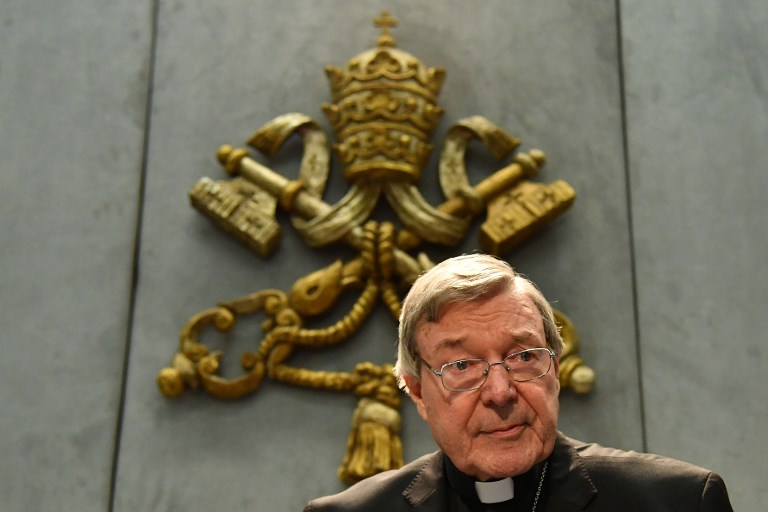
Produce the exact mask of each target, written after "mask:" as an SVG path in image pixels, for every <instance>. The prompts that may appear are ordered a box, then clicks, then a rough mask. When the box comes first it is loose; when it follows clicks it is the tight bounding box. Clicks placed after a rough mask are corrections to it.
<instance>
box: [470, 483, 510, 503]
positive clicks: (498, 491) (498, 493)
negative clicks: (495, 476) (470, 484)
mask: <svg viewBox="0 0 768 512" xmlns="http://www.w3.org/2000/svg"><path fill="white" fill-rule="evenodd" d="M475 490H476V491H477V497H478V498H480V501H481V502H483V503H501V502H502V501H508V500H511V499H512V498H514V497H515V482H514V481H513V480H512V479H511V478H505V479H503V480H496V481H495V482H475Z"/></svg>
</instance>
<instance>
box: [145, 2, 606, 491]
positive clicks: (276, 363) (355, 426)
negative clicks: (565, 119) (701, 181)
mask: <svg viewBox="0 0 768 512" xmlns="http://www.w3.org/2000/svg"><path fill="white" fill-rule="evenodd" d="M376 23H377V24H378V25H379V26H381V27H382V34H381V37H380V38H379V41H378V45H377V47H376V48H375V49H372V50H369V51H366V52H363V53H361V54H360V55H358V56H356V57H354V58H353V59H351V60H350V61H349V63H348V66H347V69H346V70H344V69H339V68H335V67H332V66H328V67H326V73H327V75H328V77H329V79H330V83H331V92H332V95H333V100H334V103H330V104H325V105H323V110H324V112H325V113H326V115H327V116H328V119H329V120H330V123H331V126H332V128H333V131H334V134H335V135H336V138H337V143H336V144H334V145H333V149H334V150H335V151H336V153H337V156H338V157H339V159H340V161H341V162H342V164H343V165H344V175H345V177H346V179H347V180H348V182H349V185H350V187H349V190H348V191H347V193H346V195H345V196H344V197H343V198H342V199H341V200H339V201H338V202H337V203H336V204H334V205H330V204H327V203H326V202H324V201H323V199H322V196H323V192H324V190H325V186H326V183H327V180H328V173H329V165H330V150H329V147H328V139H327V136H326V134H325V133H324V131H323V129H322V128H321V127H320V125H319V123H317V122H315V121H314V120H312V119H310V118H309V117H307V116H305V115H303V114H297V113H293V114H285V115H282V116H279V117H277V118H275V119H274V120H272V121H270V122H268V123H267V124H265V125H264V126H263V127H261V128H260V129H259V130H257V131H256V132H255V133H254V134H253V135H252V136H251V137H250V138H249V140H248V144H249V145H250V146H251V147H253V148H255V149H256V150H258V151H260V152H262V153H263V154H265V155H266V156H268V157H269V156H272V155H274V154H275V153H276V152H277V151H278V150H279V149H280V148H281V147H282V145H283V144H284V143H285V141H286V140H287V139H288V138H289V137H291V136H293V135H297V136H299V137H301V139H302V141H303V143H304V154H303V157H302V160H301V166H300V169H299V176H298V178H297V179H296V180H288V179H286V178H284V177H283V176H281V175H279V174H277V173H275V172H274V171H272V170H271V169H269V168H267V167H266V166H264V165H262V164H261V163H259V162H258V161H256V159H254V158H253V157H251V155H250V153H249V152H248V150H246V149H238V148H233V147H232V146H229V145H225V146H222V147H221V148H219V151H218V154H217V156H218V159H219V161H220V162H221V164H222V165H223V166H224V169H225V171H226V173H227V174H229V175H230V176H231V178H230V179H229V180H222V181H214V180H211V179H209V178H203V179H201V180H200V181H199V182H198V183H197V184H195V185H194V186H193V187H192V188H191V189H190V191H189V196H190V200H191V203H192V206H193V207H195V208H196V209H198V210H199V211H200V212H202V213H203V214H205V215H206V216H208V217H210V218H211V219H213V220H214V221H215V222H216V223H217V224H219V225H220V226H221V227H222V228H224V229H225V230H226V231H227V232H228V233H230V234H232V235H234V236H235V237H236V238H238V239H239V240H241V241H243V242H244V243H246V244H247V245H248V246H249V247H251V248H252V249H253V250H255V251H256V252H257V253H258V254H259V255H261V256H268V255H270V254H272V252H273V251H275V250H276V249H277V247H278V245H279V239H280V225H279V224H278V223H277V221H276V219H275V214H276V209H277V208H278V207H279V208H281V209H282V210H284V211H285V212H286V213H287V214H288V215H289V216H290V219H291V223H292V225H293V227H294V228H295V229H296V230H297V232H298V233H299V234H300V236H301V237H302V239H303V240H304V241H305V242H306V243H307V244H308V245H309V246H310V247H325V246H329V245H331V244H335V243H346V244H347V245H349V246H351V247H352V248H353V250H355V251H357V253H358V254H357V256H356V257H355V258H353V259H352V260H351V261H347V262H344V261H341V260H339V261H335V262H333V263H332V264H330V265H328V266H327V267H325V268H321V269H318V270H316V271H314V272H312V273H310V274H308V275H306V276H304V277H301V278H300V279H298V280H296V282H295V283H294V284H293V286H292V288H291V290H290V292H289V293H287V294H286V293H284V292H282V291H280V290H263V291H259V292H256V293H253V294H250V295H247V296H244V297H241V298H238V299H233V300H230V301H226V302H221V303H220V304H219V305H218V306H216V307H214V308H211V309H208V310H205V311H202V312H200V313H198V314H196V315H195V316H193V317H192V318H191V319H190V320H189V321H188V322H187V323H186V325H185V326H184V327H183V328H182V331H181V334H180V340H179V351H178V353H177V354H176V355H175V356H174V357H173V360H172V363H171V365H170V366H169V367H167V368H164V369H163V370H162V371H161V372H160V373H159V375H158V384H159V386H160V389H161V391H162V393H163V394H165V395H166V396H171V397H177V396H180V395H182V394H183V393H184V391H185V390H187V389H198V388H203V389H205V390H206V391H207V392H208V393H210V394H212V395H214V396H216V397H220V398H237V397H241V396H244V395H247V394H249V393H253V392H255V391H256V390H257V389H258V388H259V386H260V385H261V383H262V382H263V380H264V379H265V378H269V379H273V380H275V381H278V382H282V383H286V384H291V385H295V386H304V387H310V388H314V389H323V390H329V391H345V392H352V393H354V394H355V395H356V396H357V397H358V399H359V402H358V406H357V409H356V411H355V413H354V415H353V419H352V431H351V432H350V435H349V438H348V442H347V451H346V455H345V457H344V460H343V462H342V465H341V467H340V468H339V471H338V475H339V478H341V479H342V480H343V481H345V482H350V483H351V482H355V481H357V480H360V479H362V478H365V477H367V476H370V475H372V474H375V473H377V472H379V471H383V470H386V469H391V468H395V467H399V466H400V465H401V464H402V462H403V461H402V445H401V441H400V437H399V435H400V428H401V419H400V414H399V412H398V411H399V407H400V404H401V396H400V393H399V390H398V389H397V384H396V381H395V378H394V375H393V374H392V366H391V365H389V364H385V365H375V364H373V363H370V362H364V363H360V364H358V365H357V366H356V367H355V368H354V370H353V371H350V372H344V371H340V372H328V371H316V370H311V369H307V368H298V367H295V366H292V365H291V364H290V363H291V356H292V355H293V354H294V352H295V351H296V350H300V349H321V348H323V347H327V346H330V345H334V344H338V343H340V342H342V341H345V340H347V339H349V338H350V337H351V336H352V335H353V334H354V333H355V332H356V331H357V330H358V329H359V328H360V326H361V325H362V324H363V323H364V322H365V321H366V320H367V319H368V317H369V316H370V314H371V313H372V312H373V310H374V309H375V307H376V306H377V304H378V302H379V299H380V300H381V302H382V303H383V304H384V306H385V307H386V308H387V310H388V311H389V313H390V314H391V315H392V317H393V318H395V319H396V318H398V317H399V314H400V301H401V296H400V293H401V292H402V291H403V290H405V289H407V288H408V287H409V286H410V284H412V283H413V281H414V279H415V278H416V277H417V276H418V275H419V274H421V273H422V272H424V271H425V270H426V269H428V268H430V267H432V266H433V263H432V261H431V260H430V258H429V257H428V256H427V255H426V254H425V253H423V252H421V253H418V254H415V255H414V254H413V252H414V251H415V250H417V249H418V247H419V246H420V244H421V243H422V242H423V241H427V242H431V243H436V244H440V245H445V246H454V245H457V244H458V243H459V242H461V241H462V240H463V239H464V237H465V236H466V233H467V230H468V229H469V226H470V223H471V222H472V220H473V219H475V218H476V217H477V216H479V215H481V214H483V213H484V212H486V213H487V218H486V220H485V222H484V224H483V225H482V228H481V235H480V243H481V245H482V247H483V248H484V249H485V250H486V251H487V252H491V253H493V254H496V255H501V254H503V253H506V252H508V251H509V250H511V249H512V248H513V247H515V246H516V245H517V244H519V243H521V242H522V241H524V240H525V238H527V237H528V236H530V234H531V233H533V232H535V231H537V230H539V229H541V228H542V227H543V226H544V225H545V224H547V223H548V222H550V221H551V220H552V219H553V218H555V217H557V216H558V215H560V214H561V213H562V212H564V211H565V210H566V209H567V208H568V207H570V205H571V204H572V202H573V200H574V198H575V193H574V191H573V189H572V188H571V187H570V186H569V185H568V184H567V183H565V182H564V181H557V182H554V183H552V184H541V183H534V182H532V181H530V178H533V177H534V176H535V175H536V174H537V173H538V171H539V169H540V168H541V167H542V166H543V165H544V163H545V161H546V157H545V155H544V153H543V152H541V151H539V150H535V149H531V150H529V151H528V152H527V153H525V152H520V153H518V154H517V155H515V157H514V161H513V162H512V163H511V164H509V165H506V166H504V167H502V168H501V169H499V170H498V171H496V172H494V173H492V174H491V175H490V176H488V177H486V178H485V179H483V180H482V181H480V182H479V183H477V184H474V185H473V184H471V183H470V182H469V179H468V176H467V172H466V168H465V152H466V148H467V145H468V144H469V142H470V141H472V140H475V139H476V140H479V141H480V142H481V143H482V144H483V145H484V146H485V147H486V148H487V149H488V150H489V151H490V152H491V154H493V155H494V156H495V157H496V158H497V159H503V158H506V157H507V156H508V155H510V154H511V153H513V152H514V151H515V150H516V149H517V148H518V147H519V145H520V140H519V139H518V138H516V137H514V136H512V135H511V134H509V133H507V132H506V131H505V130H504V129H503V128H501V127H499V126H497V125H495V124H494V123H492V122H490V121H489V120H487V119H485V118H483V117H481V116H473V117H469V118H466V119H463V120H460V121H459V122H457V123H456V124H454V125H453V126H452V127H451V128H450V129H449V130H448V132H447V134H446V136H445V139H444V141H443V147H442V151H441V154H440V163H439V176H440V186H441V188H442V191H443V193H444V195H445V198H446V200H445V202H444V203H442V204H440V205H438V206H436V207H435V206H432V205H431V204H429V203H428V202H427V201H426V199H424V197H423V196H422V194H421V192H420V191H419V189H418V188H417V185H416V184H417V182H418V178H419V176H420V174H421V171H422V167H423V164H424V163H425V162H426V160H427V157H428V155H429V153H430V152H431V150H432V147H433V146H432V144H431V142H430V138H431V135H432V132H433V130H434V128H435V126H436V125H437V123H438V121H439V120H440V118H441V116H442V114H443V110H442V108H441V107H440V106H439V105H437V95H438V93H439V91H440V88H441V87H442V83H443V81H444V79H445V71H444V70H442V69H440V68H426V67H425V66H424V65H423V64H422V63H421V61H419V60H418V59H417V58H415V57H414V56H412V55H411V54H409V53H407V52H404V51H402V50H399V49H397V48H396V47H395V40H394V38H393V37H392V36H391V34H390V33H389V28H390V27H392V26H394V25H395V24H396V20H395V19H394V18H392V17H390V16H389V15H388V14H387V13H382V16H381V17H380V18H378V19H377V21H376ZM381 199H385V200H386V201H387V202H388V203H389V204H390V206H391V207H392V210H393V211H394V213H395V215H396V217H397V219H398V220H399V221H400V222H401V223H402V225H403V227H402V228H397V227H396V226H395V224H394V223H392V222H376V221H373V220H370V219H369V217H370V215H371V213H372V212H373V211H374V208H376V206H377V205H378V204H379V201H380V200H381ZM351 293H354V294H356V299H355V301H354V304H353V305H352V307H351V308H350V310H349V311H348V312H346V314H344V316H343V317H342V318H341V319H340V320H338V321H336V322H335V323H332V324H330V325H326V326H324V327H311V328H310V327H307V326H306V325H305V320H306V319H308V318H315V319H316V320H317V321H322V318H323V315H325V314H327V313H328V312H329V311H330V310H331V309H332V308H333V306H334V305H335V304H336V303H337V302H338V299H339V297H340V296H341V295H342V294H351ZM252 315H260V316H263V321H262V323H261V327H262V331H263V337H262V338H261V340H260V341H259V343H258V347H256V349H255V350H253V351H248V352H245V353H244V354H243V355H242V356H241V358H240V363H241V366H242V368H243V370H244V371H243V374H242V375H240V376H239V377H236V378H232V379H230V378H225V377H223V376H221V374H220V362H221V359H222V357H223V352H222V351H211V350H210V349H209V348H208V347H207V346H206V345H205V344H204V343H203V342H202V341H201V335H202V334H203V332H205V331H206V330H209V329H214V330H216V331H218V332H227V331H230V330H231V329H234V328H235V327H236V324H237V322H238V319H240V318H241V317H245V316H252ZM558 321H559V322H560V324H561V325H562V327H563V336H564V338H565V342H566V351H565V352H564V353H563V355H562V357H561V362H560V369H561V375H560V379H561V384H562V386H563V387H571V388H573V389H574V391H576V392H578V393H586V392H588V391H589V390H590V389H591V387H592V384H593V382H594V372H592V370H591V369H589V367H587V366H586V365H585V364H584V361H582V360H581V359H580V358H579V356H578V354H577V349H578V338H577V336H576V332H575V329H574V328H573V325H572V324H571V323H570V320H568V318H567V317H566V316H565V315H563V314H562V313H559V312H558Z"/></svg>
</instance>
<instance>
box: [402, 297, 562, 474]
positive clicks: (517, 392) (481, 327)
mask: <svg viewBox="0 0 768 512" xmlns="http://www.w3.org/2000/svg"><path fill="white" fill-rule="evenodd" d="M415 341H416V347H417V349H418V352H419V354H420V355H421V357H422V358H423V359H424V360H425V361H427V362H428V363H429V365H430V366H431V367H432V368H435V369H436V370H439V369H440V367H441V366H442V365H444V364H445V363H449V362H452V361H456V360H458V359H469V358H482V359H485V360H486V361H489V362H495V361H500V360H502V359H503V358H504V357H506V356H507V355H509V354H510V353H512V352H516V351H519V350H523V349H527V348H536V347H547V344H546V340H545V337H544V325H543V323H542V320H541V315H540V314H539V312H538V310H537V309H536V306H535V305H534V304H533V302H532V301H531V300H530V299H529V298H527V297H525V296H524V295H522V294H520V293H518V292H509V291H507V292H503V293H501V294H499V295H496V296H493V297H489V298H482V299H480V300H476V301H472V302H457V303H453V304H448V305H445V306H443V307H442V308H441V310H440V316H439V320H438V321H437V322H423V323H422V324H421V325H419V326H418V328H417V329H416V340H415ZM558 371H559V367H558V361H557V360H555V363H554V365H553V367H552V368H551V369H550V371H549V373H547V374H546V375H545V376H544V377H542V378H540V379H537V380H533V381H529V382H515V381H514V380H512V378H511V377H510V375H509V374H508V373H507V371H506V370H505V369H504V367H503V366H502V365H496V366H492V367H491V369H490V373H489V374H488V380H486V381H485V384H483V386H482V387H480V389H476V390H473V391H448V390H446V389H445V388H444V387H443V385H442V383H441V381H440V378H439V377H437V376H435V375H434V374H432V372H430V371H429V369H428V368H426V367H425V366H424V365H423V364H422V368H421V371H420V379H416V378H414V377H413V376H410V375H406V376H405V380H406V383H407V385H408V388H409V390H410V395H411V398H412V399H413V401H414V403H415V404H416V408H417V409H418V411H419V414H420V415H421V417H422V418H423V419H424V421H426V422H427V424H429V428H430V430H431V431H432V436H433V437H434V438H435V441H436V442H437V444H438V446H440V448H442V449H443V451H444V452H445V453H446V454H447V455H448V457H450V459H451V461H453V463H454V464H455V465H456V467H457V468H459V469H460V470H461V471H463V472H464V473H466V474H468V475H471V476H474V477H475V478H477V479H479V480H490V479H494V478H504V477H508V476H515V475H519V474H522V473H524V472H526V471H528V470H529V469H530V468H531V467H532V466H533V465H534V464H536V463H538V462H541V461H543V460H544V459H546V458H547V457H548V456H549V454H550V453H552V449H553V447H554V444H555V437H556V435H557V415H558V409H559V405H558V393H559V391H560V383H559V381H558Z"/></svg>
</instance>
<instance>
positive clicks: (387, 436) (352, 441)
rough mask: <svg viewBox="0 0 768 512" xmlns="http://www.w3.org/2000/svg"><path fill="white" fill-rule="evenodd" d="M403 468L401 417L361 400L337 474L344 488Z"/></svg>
mask: <svg viewBox="0 0 768 512" xmlns="http://www.w3.org/2000/svg"><path fill="white" fill-rule="evenodd" d="M402 465H403V445H402V443H401V441H400V413H399V412H398V411H397V410H396V409H394V408H392V407H389V406H388V405H385V404H383V403H381V402H378V401H375V400H371V399H370V398H362V399H361V400H360V402H359V403H358V405H357V409H356V410H355V414H354V415H353V416H352V431H351V432H350V433H349V437H348V438H347V452H346V454H345V455H344V461H343V462H342V464H341V467H340V468H339V470H338V476H339V479H341V480H342V481H343V482H345V483H347V484H353V483H355V482H359V481H360V480H362V479H364V478H367V477H369V476H373V475H375V474H377V473H380V472H382V471H387V470H389V469H397V468H399V467H400V466H402Z"/></svg>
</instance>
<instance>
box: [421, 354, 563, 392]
mask: <svg viewBox="0 0 768 512" xmlns="http://www.w3.org/2000/svg"><path fill="white" fill-rule="evenodd" d="M541 350H545V351H547V352H548V353H549V366H548V367H547V371H545V372H544V373H542V374H541V375H539V376H537V377H532V378H530V379H517V378H515V374H514V372H512V370H511V369H510V367H509V366H507V359H509V358H510V357H514V356H519V355H520V354H523V353H526V352H532V351H541ZM418 358H419V360H421V362H422V363H424V364H425V365H426V367H427V368H428V369H429V371H431V372H432V373H433V374H435V376H436V377H439V378H440V383H442V385H443V387H444V388H445V389H447V390H448V391H474V390H476V389H480V388H481V387H483V384H485V383H486V382H487V381H488V375H489V374H490V373H491V366H496V365H499V364H500V365H502V366H504V369H505V370H507V375H509V376H510V377H512V380H514V381H515V382H530V381H532V380H537V379H540V378H542V377H544V376H545V375H546V374H548V373H549V371H550V370H551V369H552V361H554V359H555V353H554V352H553V351H552V350H550V349H548V348H545V347H536V348H527V349H525V350H520V351H518V352H513V353H511V354H509V355H508V356H507V357H505V358H504V359H502V360H501V361H496V362H494V363H489V362H488V361H486V360H485V359H481V358H469V359H458V360H456V361H451V362H448V363H445V364H444V365H443V366H441V367H440V370H435V369H434V368H432V366H430V364H429V363H428V362H426V361H425V360H424V358H423V357H421V356H420V355H419V356H418ZM462 361H468V362H475V361H482V362H484V363H485V364H486V365H487V367H486V368H485V370H484V371H483V380H482V382H480V384H478V385H477V386H475V387H471V388H459V389H454V388H449V387H448V386H446V384H445V381H444V380H443V371H444V370H445V367H446V366H452V365H455V364H456V363H460V362H462Z"/></svg>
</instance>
